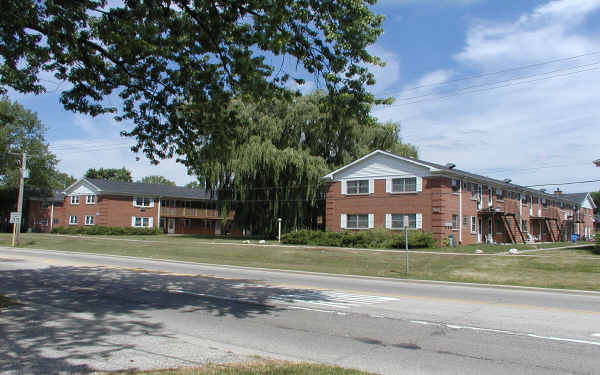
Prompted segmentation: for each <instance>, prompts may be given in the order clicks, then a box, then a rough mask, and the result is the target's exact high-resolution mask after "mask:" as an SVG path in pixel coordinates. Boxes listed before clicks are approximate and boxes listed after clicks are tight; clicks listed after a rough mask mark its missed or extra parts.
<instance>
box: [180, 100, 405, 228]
mask: <svg viewBox="0 0 600 375" xmlns="http://www.w3.org/2000/svg"><path fill="white" fill-rule="evenodd" d="M330 108H331V103H330V101H329V97H328V96H327V94H326V93H324V92H315V93H313V94H310V95H307V96H301V97H297V98H295V99H294V100H292V101H288V100H275V101H274V100H264V99H263V100H261V99H256V98H239V99H236V100H235V101H233V103H231V104H230V106H229V107H228V108H227V109H225V112H227V113H235V114H236V115H237V116H238V117H237V118H236V120H235V123H238V124H240V125H239V126H236V127H230V128H229V130H230V131H229V132H219V133H216V134H213V135H212V137H213V138H212V139H211V140H210V141H207V142H205V143H204V144H203V145H202V146H201V147H199V148H198V149H197V150H196V152H195V153H193V154H190V160H189V162H190V164H191V165H193V166H194V167H193V173H194V174H195V175H197V176H201V177H200V178H201V179H202V180H203V181H202V182H203V184H204V185H205V186H206V187H207V188H208V189H210V190H213V191H218V193H219V197H220V200H221V201H222V202H224V203H225V207H224V208H225V209H235V211H236V215H235V221H236V222H237V224H238V225H239V226H241V227H242V228H248V229H251V230H252V232H253V233H256V234H258V233H260V234H266V235H273V234H274V233H275V231H276V225H277V218H279V217H281V218H282V219H283V223H284V227H285V229H286V230H290V229H294V228H317V227H318V226H319V223H318V218H319V217H324V213H325V206H324V204H325V199H324V198H325V197H324V186H323V184H322V180H321V178H322V177H323V176H324V175H325V174H327V173H328V172H329V171H330V170H331V169H333V168H337V167H339V166H341V165H343V164H345V163H348V162H350V161H351V160H353V159H355V158H357V157H360V156H362V155H364V154H366V153H368V152H370V151H372V150H374V149H378V148H379V149H384V150H390V151H395V152H400V153H402V154H403V155H406V156H416V149H415V148H414V147H413V146H411V145H407V144H402V143H401V142H400V138H399V128H398V126H397V124H394V123H385V124H383V123H380V122H378V121H377V120H376V119H375V118H374V117H368V118H367V121H359V120H358V119H357V118H355V117H353V116H352V115H351V114H349V115H347V116H344V117H339V115H338V114H334V113H332V111H331V110H330ZM189 115H190V116H194V115H196V112H195V111H191V112H190V113H189ZM215 126H216V128H219V127H218V125H215ZM216 137H219V138H220V139H215V138H216ZM217 145H220V146H219V147H217ZM223 145H226V147H223Z"/></svg>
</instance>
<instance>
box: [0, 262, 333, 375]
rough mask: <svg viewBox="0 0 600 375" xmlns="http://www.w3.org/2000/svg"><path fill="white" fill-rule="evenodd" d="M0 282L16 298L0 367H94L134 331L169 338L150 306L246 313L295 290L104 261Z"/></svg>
mask: <svg viewBox="0 0 600 375" xmlns="http://www.w3.org/2000/svg"><path fill="white" fill-rule="evenodd" d="M0 288H1V289H0V293H3V294H9V295H13V294H14V295H15V296H16V299H17V300H18V301H19V302H21V305H18V306H13V307H11V308H8V309H4V310H2V311H0V322H1V324H0V373H5V372H14V373H57V372H68V373H72V372H76V373H87V372H93V371H96V370H97V366H90V365H89V364H88V362H92V363H95V364H97V363H102V361H105V362H109V361H111V360H112V359H113V358H114V356H122V355H123V353H130V352H132V351H135V350H137V342H136V337H139V336H143V337H144V340H146V341H148V339H150V340H152V339H154V340H156V342H157V345H162V344H160V343H165V342H168V340H169V336H170V333H169V332H168V331H167V330H166V329H165V326H164V324H163V322H160V321H157V320H156V319H152V317H151V316H150V315H149V311H156V310H167V311H169V312H171V311H172V312H173V314H185V315H189V314H194V313H197V312H203V313H204V314H212V315H215V316H229V317H234V318H237V319H249V318H253V317H256V316H259V315H265V314H273V313H275V312H277V311H280V310H282V308H278V307H275V306H271V305H269V304H267V303H266V302H267V301H268V300H269V299H270V298H276V299H278V300H280V301H281V300H285V298H281V297H280V296H289V295H294V294H295V293H301V292H302V291H298V290H292V289H285V288H277V287H268V286H261V285H257V284H256V281H251V280H242V279H220V278H212V277H193V276H179V275H174V274H167V273H155V272H145V271H136V270H125V269H110V268H103V267H50V268H45V269H23V270H10V271H0ZM317 293H318V292H317ZM217 296H218V297H225V298H217ZM278 297H279V298H278ZM312 298H313V299H322V300H323V301H326V300H327V299H328V298H329V297H327V296H326V295H322V296H319V295H318V294H317V295H315V294H313V297H312ZM239 299H243V300H246V301H243V300H242V301H240V300H239ZM198 315H199V319H200V318H201V314H198ZM115 337H118V338H119V339H118V340H115ZM129 355H131V354H129ZM132 362H133V361H132ZM131 365H132V366H131V367H130V368H135V367H136V366H135V363H132V364H131Z"/></svg>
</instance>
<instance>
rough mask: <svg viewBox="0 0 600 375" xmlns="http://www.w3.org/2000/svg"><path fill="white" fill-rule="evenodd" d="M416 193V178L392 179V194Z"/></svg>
mask: <svg viewBox="0 0 600 375" xmlns="http://www.w3.org/2000/svg"><path fill="white" fill-rule="evenodd" d="M416 191H417V178H416V177H408V178H394V179H392V192H393V193H409V192H416Z"/></svg>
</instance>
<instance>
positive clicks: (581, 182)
mask: <svg viewBox="0 0 600 375" xmlns="http://www.w3.org/2000/svg"><path fill="white" fill-rule="evenodd" d="M590 182H600V180H588V181H573V182H561V183H558V184H539V185H529V186H524V187H537V186H562V185H575V184H587V183H590Z"/></svg>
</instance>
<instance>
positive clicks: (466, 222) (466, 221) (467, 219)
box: [463, 216, 469, 227]
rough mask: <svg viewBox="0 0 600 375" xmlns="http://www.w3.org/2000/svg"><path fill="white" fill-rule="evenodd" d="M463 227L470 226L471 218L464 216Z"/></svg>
mask: <svg viewBox="0 0 600 375" xmlns="http://www.w3.org/2000/svg"><path fill="white" fill-rule="evenodd" d="M463 225H464V226H465V227H466V226H467V225H469V217H468V216H463Z"/></svg>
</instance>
